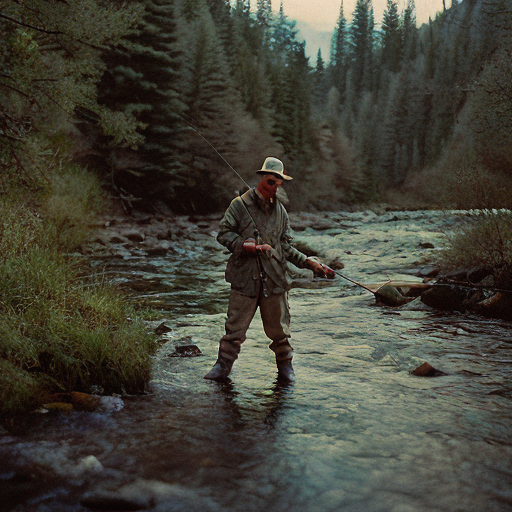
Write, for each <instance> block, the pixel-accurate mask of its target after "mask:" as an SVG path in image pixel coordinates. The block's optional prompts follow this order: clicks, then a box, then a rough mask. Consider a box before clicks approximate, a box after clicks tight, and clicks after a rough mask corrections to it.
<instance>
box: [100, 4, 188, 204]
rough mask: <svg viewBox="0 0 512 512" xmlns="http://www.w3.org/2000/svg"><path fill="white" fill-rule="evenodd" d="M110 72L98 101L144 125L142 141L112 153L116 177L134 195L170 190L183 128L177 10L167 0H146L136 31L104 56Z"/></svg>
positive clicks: (179, 168)
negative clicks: (135, 118)
mask: <svg viewBox="0 0 512 512" xmlns="http://www.w3.org/2000/svg"><path fill="white" fill-rule="evenodd" d="M104 60H105V61H106V63H107V65H108V72H107V73H106V74H105V75H104V78H103V81H102V87H101V91H102V94H101V100H102V102H103V103H104V104H107V105H109V106H110V107H111V108H113V109H115V110H116V111H119V112H130V113H133V114H134V115H136V116H137V119H138V120H139V121H140V122H142V123H143V124H144V129H142V130H139V131H140V133H141V135H142V136H143V137H144V142H143V144H141V145H140V146H139V148H138V149H137V151H132V150H129V149H125V150H123V151H117V152H116V153H115V154H114V155H113V156H111V160H112V167H113V169H114V171H115V181H116V183H117V184H119V185H120V186H123V187H124V188H125V189H126V190H128V191H130V192H132V193H134V194H143V195H146V196H151V195H156V196H161V197H163V198H165V197H168V196H169V195H170V194H172V190H173V187H174V186H176V185H177V184H178V183H179V181H180V176H181V174H182V173H183V172H184V163H183V161H182V153H181V149H182V147H183V136H184V133H185V132H186V131H187V127H186V125H185V124H184V122H183V120H182V118H181V113H182V112H183V111H184V110H185V109H186V106H185V104H184V101H183V100H184V98H183V92H182V90H181V82H182V74H181V73H182V60H183V57H182V51H181V48H180V45H179V42H178V36H177V22H176V12H175V9H174V6H173V4H169V3H168V2H167V1H166V0H145V13H144V16H143V19H142V20H141V23H140V26H139V31H138V33H137V34H135V35H133V36H132V37H130V40H129V41H128V42H127V43H125V44H123V45H121V46H119V47H118V48H116V49H115V51H113V52H110V53H108V54H106V55H105V56H104Z"/></svg>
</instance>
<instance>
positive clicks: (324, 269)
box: [304, 258, 336, 279]
mask: <svg viewBox="0 0 512 512" xmlns="http://www.w3.org/2000/svg"><path fill="white" fill-rule="evenodd" d="M304 266H305V267H306V268H309V269H310V270H312V271H313V274H314V275H315V277H324V278H325V277H326V278H327V279H334V278H335V277H336V272H334V270H333V269H332V268H330V267H328V266H327V265H324V264H323V263H320V262H319V261H316V260H315V259H313V258H308V259H307V260H306V261H305V263H304Z"/></svg>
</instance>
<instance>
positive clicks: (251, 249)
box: [242, 238, 256, 254]
mask: <svg viewBox="0 0 512 512" xmlns="http://www.w3.org/2000/svg"><path fill="white" fill-rule="evenodd" d="M242 249H243V251H244V253H245V254H256V240H254V238H248V239H247V240H245V241H244V243H243V244H242Z"/></svg>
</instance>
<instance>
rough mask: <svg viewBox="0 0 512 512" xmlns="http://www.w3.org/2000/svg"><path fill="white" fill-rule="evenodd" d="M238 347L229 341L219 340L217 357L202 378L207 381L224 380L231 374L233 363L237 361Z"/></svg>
mask: <svg viewBox="0 0 512 512" xmlns="http://www.w3.org/2000/svg"><path fill="white" fill-rule="evenodd" d="M239 352H240V346H239V345H236V344H234V343H230V342H229V341H224V340H221V342H220V345H219V355H218V356H217V361H216V362H215V364H214V365H213V368H212V369H211V370H210V371H209V372H208V373H207V374H206V375H205V376H204V378H205V379H208V380H217V381H221V380H226V379H227V378H228V376H229V374H230V373H231V368H232V367H233V363H234V362H235V361H236V360H237V358H238V354H239Z"/></svg>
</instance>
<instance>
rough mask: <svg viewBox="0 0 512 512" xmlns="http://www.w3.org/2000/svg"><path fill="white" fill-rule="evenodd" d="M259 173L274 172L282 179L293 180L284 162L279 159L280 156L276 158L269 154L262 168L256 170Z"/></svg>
mask: <svg viewBox="0 0 512 512" xmlns="http://www.w3.org/2000/svg"><path fill="white" fill-rule="evenodd" d="M256 173H257V174H273V175H274V176H276V177H277V178H279V179H280V180H286V181H290V180H293V178H292V177H291V176H288V175H287V174H285V172H284V164H283V162H281V160H279V158H275V157H273V156H268V157H267V158H265V161H264V162H263V166H262V168H261V169H259V170H257V171H256Z"/></svg>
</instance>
